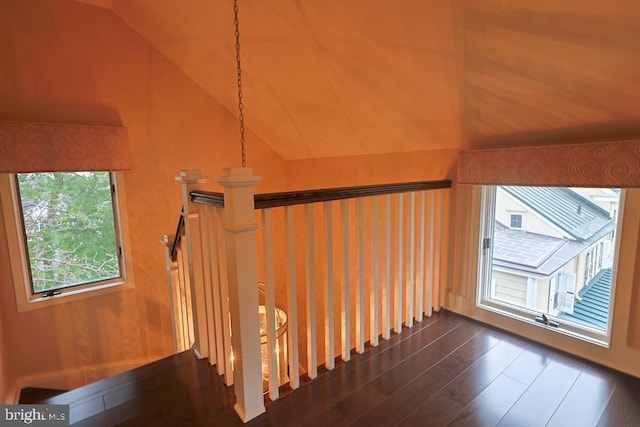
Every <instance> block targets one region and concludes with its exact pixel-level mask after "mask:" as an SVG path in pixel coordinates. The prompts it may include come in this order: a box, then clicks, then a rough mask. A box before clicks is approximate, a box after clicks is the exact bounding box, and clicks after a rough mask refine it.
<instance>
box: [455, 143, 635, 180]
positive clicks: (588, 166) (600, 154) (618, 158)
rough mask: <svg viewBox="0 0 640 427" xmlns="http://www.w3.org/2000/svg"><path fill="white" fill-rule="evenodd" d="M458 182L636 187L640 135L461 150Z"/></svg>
mask: <svg viewBox="0 0 640 427" xmlns="http://www.w3.org/2000/svg"><path fill="white" fill-rule="evenodd" d="M457 175H458V177H457V178H458V179H457V181H458V183H460V184H480V185H544V186H563V187H613V188H625V187H640V139H628V140H621V141H603V142H585V143H577V144H564V145H541V146H529V147H510V148H495V149H483V150H469V151H462V152H460V153H459V155H458V167H457Z"/></svg>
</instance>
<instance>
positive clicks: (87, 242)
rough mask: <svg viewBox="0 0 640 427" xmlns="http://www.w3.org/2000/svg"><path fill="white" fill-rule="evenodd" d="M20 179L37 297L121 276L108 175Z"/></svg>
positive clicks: (21, 176) (49, 175) (48, 175)
mask: <svg viewBox="0 0 640 427" xmlns="http://www.w3.org/2000/svg"><path fill="white" fill-rule="evenodd" d="M17 179H18V187H19V192H20V201H21V204H22V212H23V219H24V227H25V230H24V231H25V236H26V242H27V248H28V252H29V262H30V270H31V282H32V283H31V284H32V289H33V292H34V293H39V292H44V291H48V290H53V289H60V288H65V287H69V286H74V285H80V284H85V283H91V282H97V281H101V280H106V279H112V278H115V277H119V276H120V264H119V259H118V245H117V240H116V230H115V226H114V211H113V200H112V194H111V180H110V174H109V173H108V172H73V173H53V172H52V173H27V174H18V175H17Z"/></svg>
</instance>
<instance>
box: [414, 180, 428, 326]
mask: <svg viewBox="0 0 640 427" xmlns="http://www.w3.org/2000/svg"><path fill="white" fill-rule="evenodd" d="M425 198H426V197H425V192H424V191H422V192H421V193H420V252H419V255H418V256H419V258H420V264H419V265H420V266H419V270H418V287H417V293H416V302H417V304H418V307H417V309H416V321H417V322H422V318H423V317H424V294H425V290H424V258H425V256H426V254H425V253H424V242H425V232H426V230H425V226H424V225H425V222H424V218H425V215H424V213H425V212H424V209H425Z"/></svg>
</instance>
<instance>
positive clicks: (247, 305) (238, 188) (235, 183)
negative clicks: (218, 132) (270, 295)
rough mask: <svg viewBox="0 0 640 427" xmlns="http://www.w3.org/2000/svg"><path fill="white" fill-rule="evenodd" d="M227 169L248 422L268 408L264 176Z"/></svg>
mask: <svg viewBox="0 0 640 427" xmlns="http://www.w3.org/2000/svg"><path fill="white" fill-rule="evenodd" d="M223 173H224V175H223V176H221V177H218V178H216V181H217V182H218V183H219V184H220V185H221V186H223V187H224V214H223V228H224V235H225V243H226V252H227V275H228V278H229V312H230V315H231V330H232V331H233V333H232V337H231V344H232V346H233V355H234V369H233V382H234V392H235V395H236V404H235V406H234V409H235V410H236V412H237V413H238V415H239V416H240V418H241V419H242V421H244V422H247V421H249V420H251V419H253V418H255V417H257V416H258V415H260V414H262V413H263V412H265V407H264V398H263V395H262V362H261V353H260V322H259V317H258V246H257V241H256V230H257V228H258V224H257V222H256V217H255V205H254V187H255V186H256V185H257V184H258V182H260V177H257V176H253V171H252V170H251V168H225V169H224V171H223Z"/></svg>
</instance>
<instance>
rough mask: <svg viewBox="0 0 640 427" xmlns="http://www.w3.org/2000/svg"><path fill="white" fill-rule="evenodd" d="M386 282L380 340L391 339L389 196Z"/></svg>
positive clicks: (388, 201) (389, 208) (388, 205)
mask: <svg viewBox="0 0 640 427" xmlns="http://www.w3.org/2000/svg"><path fill="white" fill-rule="evenodd" d="M386 207H387V209H386V215H385V216H386V221H385V222H386V224H387V226H386V236H387V238H386V251H385V254H386V257H385V266H386V270H385V271H386V280H385V285H384V286H385V288H384V289H385V292H384V307H383V308H384V311H383V313H384V314H383V316H384V324H383V327H382V338H384V339H385V340H388V339H389V338H391V195H390V194H387V196H386Z"/></svg>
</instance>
